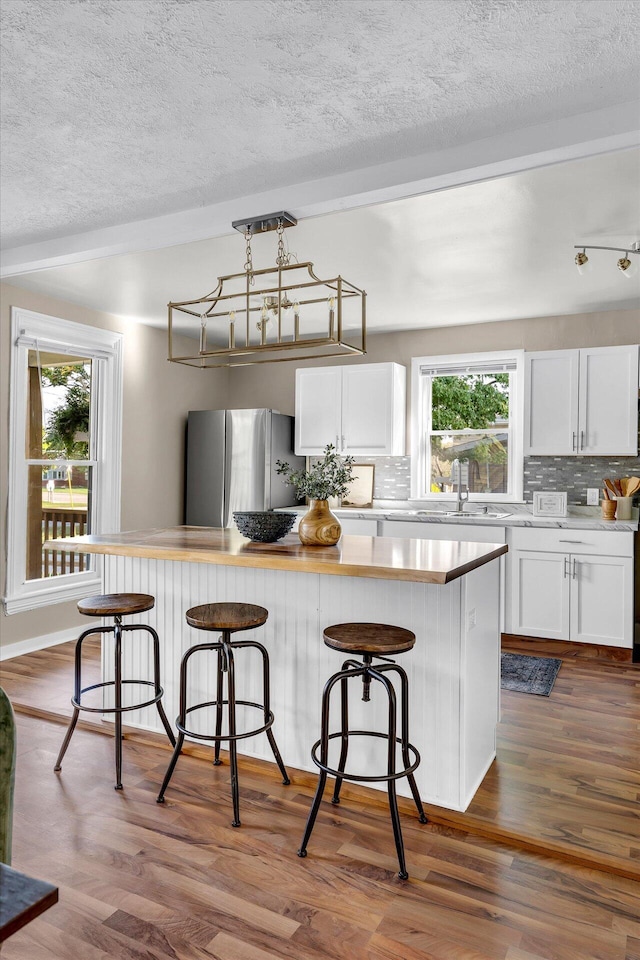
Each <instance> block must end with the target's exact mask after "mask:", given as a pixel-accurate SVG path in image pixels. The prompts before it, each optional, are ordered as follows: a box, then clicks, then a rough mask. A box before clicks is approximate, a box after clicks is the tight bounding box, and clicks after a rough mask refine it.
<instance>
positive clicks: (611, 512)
mask: <svg viewBox="0 0 640 960" xmlns="http://www.w3.org/2000/svg"><path fill="white" fill-rule="evenodd" d="M616 506H617V500H602V501H601V507H602V519H603V520H615V518H616Z"/></svg>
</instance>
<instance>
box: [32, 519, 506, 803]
mask: <svg viewBox="0 0 640 960" xmlns="http://www.w3.org/2000/svg"><path fill="white" fill-rule="evenodd" d="M47 546H48V547H50V548H51V549H56V550H69V551H73V552H76V553H90V554H101V555H103V560H102V563H103V577H104V592H105V593H118V592H141V593H151V594H153V595H154V596H155V597H156V606H155V608H154V610H152V611H149V612H147V613H145V614H143V615H141V616H139V617H138V619H139V620H143V619H144V622H147V623H149V624H150V625H151V626H153V627H155V628H156V629H157V630H158V632H159V634H160V638H161V645H162V651H163V656H162V665H161V668H162V678H163V686H164V688H165V707H166V710H167V714H168V716H169V717H170V718H173V717H175V716H176V715H177V712H178V679H179V669H180V660H181V657H182V655H183V653H184V652H185V651H186V650H187V649H188V648H189V647H190V646H192V645H194V644H195V643H200V642H202V638H201V637H198V636H197V635H196V632H195V631H194V630H192V629H191V628H190V627H189V626H188V625H187V624H186V622H185V616H184V615H185V611H186V610H187V609H188V608H189V607H191V606H196V605H198V604H201V603H205V602H217V601H223V600H226V601H245V602H249V603H257V604H260V605H262V606H264V607H266V608H267V610H268V611H269V619H268V621H267V623H266V624H265V625H264V626H263V627H261V628H260V629H259V630H256V631H255V637H256V639H258V640H259V641H260V642H261V643H263V644H264V645H265V646H266V647H267V649H268V651H269V655H270V659H271V706H272V709H273V711H274V714H275V718H276V720H275V726H274V731H275V734H276V738H277V740H278V744H279V746H280V749H281V752H282V755H283V757H284V760H285V763H286V764H288V765H289V766H290V767H298V768H300V769H305V770H313V771H315V769H316V768H315V767H314V766H313V764H312V762H311V759H310V748H311V745H312V744H313V743H314V741H315V740H316V739H317V738H318V736H319V731H320V700H321V695H322V688H323V685H324V683H325V681H326V679H328V677H329V676H330V675H331V674H332V673H334V672H335V671H336V670H337V669H339V667H340V665H341V659H340V656H339V655H336V653H335V652H334V651H331V650H330V649H328V648H327V647H326V646H325V645H324V643H323V641H322V631H323V628H324V627H325V626H328V625H329V624H332V623H340V622H345V621H357V620H361V621H368V622H372V621H375V622H380V623H393V624H396V625H398V626H402V627H406V628H407V629H409V630H412V631H413V632H414V633H415V634H416V638H417V639H416V644H415V647H414V648H413V650H412V651H410V652H409V653H407V654H403V655H402V657H401V658H399V660H400V662H401V663H402V665H403V666H404V667H405V669H406V670H407V673H408V676H409V684H410V706H411V709H410V736H411V740H412V741H413V743H414V744H415V745H416V747H417V748H418V750H419V751H420V753H421V755H422V763H421V765H420V766H419V767H418V769H417V771H416V781H417V783H418V787H419V789H420V793H421V795H422V798H423V799H424V800H425V801H426V802H427V803H432V804H437V805H439V806H442V807H447V808H450V809H453V810H465V809H466V807H467V806H468V805H469V803H470V801H471V799H472V797H473V795H474V793H475V791H476V790H477V788H478V786H479V784H480V782H481V781H482V779H483V777H484V775H485V773H486V771H487V769H488V767H489V766H490V764H491V762H492V760H493V759H494V757H495V727H496V723H497V720H498V709H499V680H500V631H499V607H500V595H499V594H500V569H499V568H500V563H499V558H500V557H501V555H502V554H504V553H506V551H507V547H506V546H505V545H504V544H499V543H496V544H491V543H471V542H455V541H446V540H438V541H431V540H424V539H421V540H417V539H404V538H393V537H358V536H343V537H342V539H341V541H340V542H339V543H338V544H337V545H336V546H334V547H304V546H302V545H301V544H300V541H299V540H298V538H297V536H295V535H293V534H291V535H289V536H287V537H285V538H284V539H283V540H280V541H278V542H277V543H271V544H260V543H251V542H250V541H248V540H246V539H245V538H244V537H242V536H241V535H240V534H239V533H238V532H237V531H236V530H221V529H216V528H208V527H174V528H169V529H162V530H144V531H134V532H127V533H121V534H112V535H98V536H84V537H74V538H69V539H64V540H57V541H51V542H50V543H49V544H47ZM135 621H136V618H135V617H133V618H131V621H128V622H135ZM251 633H253V631H251ZM110 642H111V641H110V640H108V639H107V640H105V641H104V643H105V645H108V644H109V643H110ZM125 646H126V647H128V649H127V652H126V653H125V656H124V676H125V677H126V676H127V675H134V676H144V675H145V673H148V672H149V671H150V666H151V664H150V656H151V651H150V650H149V651H148V652H147V649H146V646H145V645H144V644H143V643H140V644H132V645H125ZM131 650H133V652H130V651H131ZM198 656H202V655H201V654H198ZM246 656H247V657H250V656H252V654H250V653H247V654H246ZM111 660H112V656H111V651H110V649H109V647H108V646H107V647H106V649H104V650H103V671H104V673H105V679H111V676H110V669H111ZM193 673H194V676H195V679H194V682H193V685H192V688H191V690H190V696H191V697H192V698H193V700H192V702H193V701H195V700H198V701H203V700H206V699H212V698H213V690H212V689H211V687H210V686H209V685H208V683H207V681H208V680H211V679H212V678H213V676H214V674H215V671H214V669H213V667H210V668H209V667H205V666H204V664H203V669H202V670H200V671H193ZM239 674H240V681H239V682H240V684H241V688H240V690H239V696H241V697H242V698H244V699H247V700H253V701H260V699H261V690H260V684H261V673H260V670H259V669H258V663H257V662H256V663H255V664H253V663H252V664H247V663H243V665H242V667H241V669H240V670H239ZM134 689H135V688H134ZM207 692H208V693H209V696H208V697H207V696H205V693H207ZM198 713H199V714H200V713H202V714H204V711H199V712H198ZM252 719H253V718H250V717H247V718H243V715H242V712H239V725H241V724H243V725H244V721H245V720H246V726H247V727H248V726H249V725H250V724H251V721H252ZM156 720H157V715H155V711H154V710H152V708H147V709H145V710H142V711H138V712H132V713H131V714H129V721H130V722H131V723H133V724H137V725H139V726H142V727H144V728H146V729H159V728H158V725H157V722H156ZM198 720H199V721H200V722H203V727H202V729H205V727H204V724H205V723H208V724H209V726H210V723H211V717H208V718H207V717H206V716H202V717H200V716H199V717H198ZM350 721H351V723H352V725H353V728H355V729H357V728H358V727H361V728H366V727H367V726H369V727H371V728H373V729H375V728H377V729H383V728H384V724H385V721H386V707H385V705H384V703H383V702H382V699H378V698H377V697H376V696H372V701H371V702H370V703H363V702H362V701H361V700H359V699H356V698H355V696H353V698H352V700H351V702H350ZM196 732H198V731H196ZM360 739H362V740H363V743H362V744H360V743H358V742H357V739H356V740H355V741H354V743H353V747H352V748H351V749H350V755H349V768H350V769H351V770H353V771H355V772H361V773H368V772H372V770H373V768H374V767H375V769H376V770H383V769H384V762H385V761H384V755H383V754H380V753H378V752H376V751H377V750H378V747H377V746H376V744H375V743H374V744H368V743H365V742H364V738H360ZM239 749H241V750H242V751H244V752H246V753H248V754H251V755H252V756H259V757H262V758H264V759H271V757H270V752H269V748H268V744H267V741H266V738H263V737H256V738H252V739H250V740H246V741H241V742H240V745H239ZM212 775H215V773H213V774H212ZM398 789H399V792H400V793H404V794H405V795H409V793H408V787H407V785H406V783H405V781H400V782H399V783H398Z"/></svg>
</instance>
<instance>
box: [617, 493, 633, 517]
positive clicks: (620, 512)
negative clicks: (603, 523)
mask: <svg viewBox="0 0 640 960" xmlns="http://www.w3.org/2000/svg"><path fill="white" fill-rule="evenodd" d="M616 503H617V507H616V520H631V506H632V504H633V497H616Z"/></svg>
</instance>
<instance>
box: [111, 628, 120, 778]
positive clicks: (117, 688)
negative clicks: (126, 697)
mask: <svg viewBox="0 0 640 960" xmlns="http://www.w3.org/2000/svg"><path fill="white" fill-rule="evenodd" d="M115 621H116V622H115V626H114V628H113V636H114V639H115V677H114V679H115V686H114V688H113V689H114V693H115V698H116V699H115V741H116V744H115V746H116V784H115V788H114V789H116V790H122V618H121V617H115Z"/></svg>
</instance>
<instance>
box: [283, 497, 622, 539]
mask: <svg viewBox="0 0 640 960" xmlns="http://www.w3.org/2000/svg"><path fill="white" fill-rule="evenodd" d="M449 506H453V504H449ZM482 506H485V504H482ZM486 506H487V508H488V510H489V511H490V512H494V513H503V514H504V513H506V514H508V516H506V517H488V516H486V515H484V514H482V513H480V512H478V511H479V509H480V505H479V504H473V505H472V506H471V507H467V508H466V510H465V511H464V512H463V513H461V514H459V515H456V516H453V517H448V516H446V515H445V510H446V508H443V507H442V506H441V505H440V504H434V503H424V504H422V505H417V504H415V503H413V504H412V503H409V502H407V501H401V500H395V501H394V500H378V501H375V500H374V504H373V507H336V508H333V507H332V512H333V513H335V515H336V516H337V517H338V518H339V519H341V518H343V517H345V518H346V517H354V518H358V519H362V520H410V521H412V522H414V523H415V522H418V523H449V524H453V525H455V524H460V523H472V524H474V525H476V524H477V525H478V526H483V527H484V526H487V527H535V528H536V529H544V528H548V529H560V530H613V531H623V532H624V531H631V532H634V531H636V530H638V509H637V508H635V509H634V511H633V519H631V520H603V519H602V516H601V513H600V507H573V506H570V507H569V512H568V516H566V517H534V516H533V514H532V512H531V507H530V506H529V505H528V504H523V503H514V504H510V503H498V502H496V503H490V504H486ZM283 509H285V510H287V511H289V512H291V511H293V512H296V513H305V512H306V509H307V508H306V507H286V508H283ZM439 509H440V510H442V515H441V516H440V515H437V514H435V515H434V513H433V512H431V511H435V510H439ZM425 511H429V512H428V513H425Z"/></svg>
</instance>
